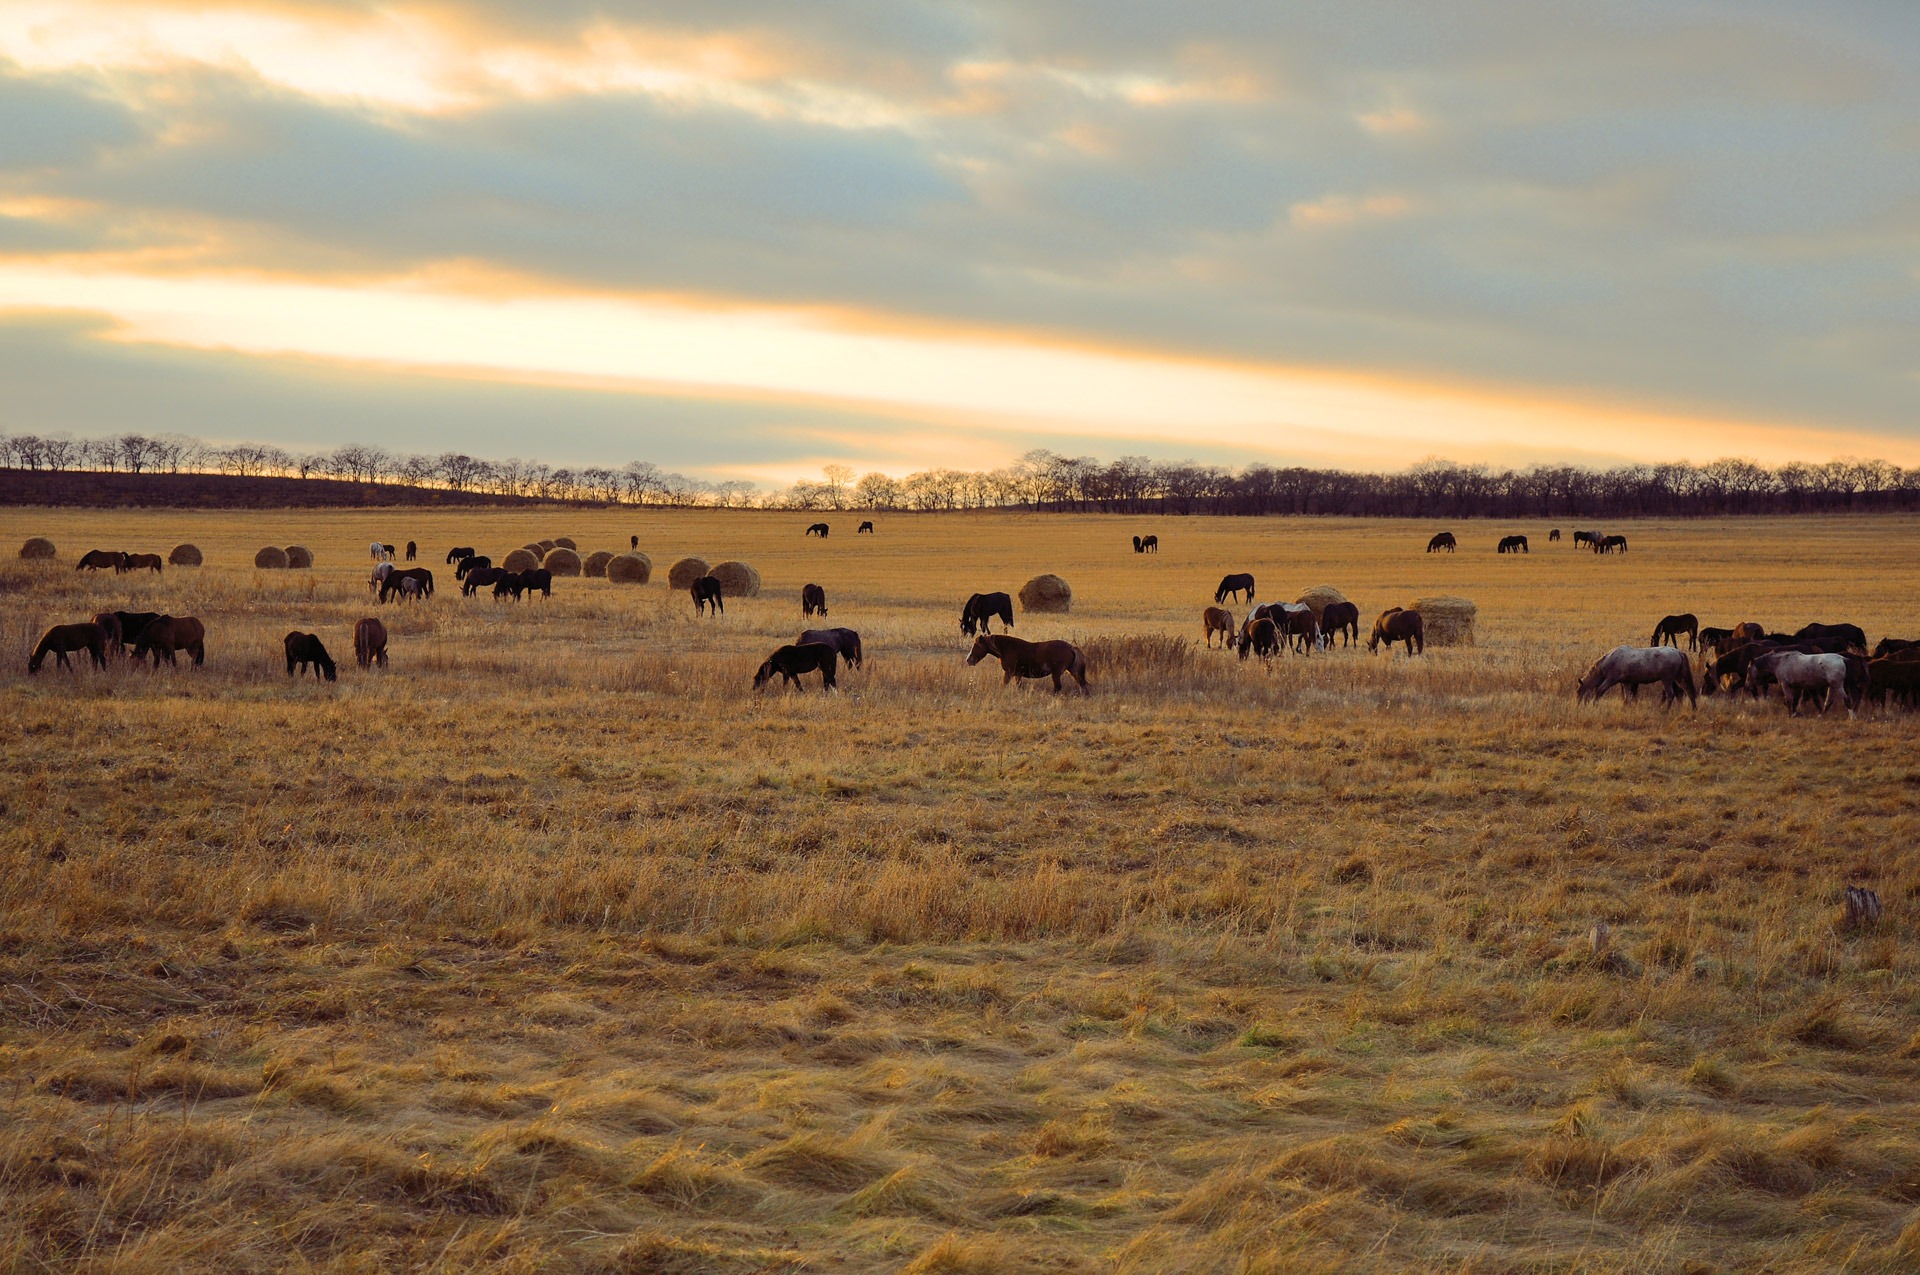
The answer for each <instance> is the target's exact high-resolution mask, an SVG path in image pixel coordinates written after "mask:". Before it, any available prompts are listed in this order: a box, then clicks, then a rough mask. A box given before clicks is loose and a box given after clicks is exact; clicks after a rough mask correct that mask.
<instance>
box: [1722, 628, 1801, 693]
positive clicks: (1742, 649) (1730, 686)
mask: <svg viewBox="0 0 1920 1275" xmlns="http://www.w3.org/2000/svg"><path fill="white" fill-rule="evenodd" d="M1775 651H1798V652H1800V653H1801V654H1803V655H1819V654H1823V652H1822V650H1821V648H1820V646H1819V645H1818V644H1816V643H1813V642H1794V641H1791V640H1787V641H1774V640H1770V639H1766V638H1762V639H1760V640H1758V641H1753V642H1741V641H1737V640H1736V641H1734V642H1730V643H1729V644H1728V645H1727V646H1726V648H1725V649H1724V650H1722V651H1721V652H1720V653H1719V654H1718V655H1716V656H1715V657H1714V658H1713V659H1710V660H1708V661H1707V662H1706V665H1705V667H1703V668H1702V669H1701V670H1700V689H1701V691H1702V692H1703V693H1705V694H1707V695H1712V694H1714V693H1715V692H1716V691H1719V690H1722V689H1724V690H1727V691H1737V690H1739V689H1741V688H1742V687H1745V686H1748V676H1749V670H1751V668H1752V667H1753V662H1754V661H1755V660H1757V659H1759V658H1760V657H1761V656H1762V655H1769V654H1771V653H1773V652H1775Z"/></svg>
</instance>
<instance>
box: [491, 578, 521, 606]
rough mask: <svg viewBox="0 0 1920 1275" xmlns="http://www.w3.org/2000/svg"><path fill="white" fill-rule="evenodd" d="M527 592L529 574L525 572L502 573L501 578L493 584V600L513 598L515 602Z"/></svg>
mask: <svg viewBox="0 0 1920 1275" xmlns="http://www.w3.org/2000/svg"><path fill="white" fill-rule="evenodd" d="M526 591H527V573H526V572H524V571H502V572H501V573H500V578H499V579H498V580H495V581H494V582H493V600H494V601H495V602H498V601H499V600H500V599H501V598H505V597H511V598H512V599H513V600H514V601H515V602H518V601H519V600H520V595H521V594H523V593H525V592H526Z"/></svg>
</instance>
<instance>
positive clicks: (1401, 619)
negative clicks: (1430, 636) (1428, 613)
mask: <svg viewBox="0 0 1920 1275" xmlns="http://www.w3.org/2000/svg"><path fill="white" fill-rule="evenodd" d="M1382 642H1385V643H1386V644H1387V649H1388V650H1389V651H1391V650H1392V649H1393V644H1394V643H1395V642H1405V643H1406V644H1407V654H1408V655H1414V654H1420V655H1425V654H1426V653H1427V622H1426V620H1425V618H1423V617H1422V616H1421V614H1420V613H1419V612H1418V611H1408V610H1405V609H1404V608H1401V607H1388V608H1387V609H1386V610H1385V611H1382V612H1381V613H1380V618H1379V619H1377V620H1375V621H1374V622H1373V635H1372V636H1371V637H1369V638H1368V639H1367V651H1368V652H1369V653H1370V654H1371V653H1376V652H1378V651H1379V650H1380V644H1381V643H1382Z"/></svg>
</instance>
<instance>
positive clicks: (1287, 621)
mask: <svg viewBox="0 0 1920 1275" xmlns="http://www.w3.org/2000/svg"><path fill="white" fill-rule="evenodd" d="M1254 614H1255V615H1264V616H1265V617H1266V618H1267V619H1270V620H1272V621H1273V627H1274V628H1276V629H1278V630H1279V631H1280V636H1281V637H1282V638H1283V639H1284V638H1289V637H1290V638H1292V639H1293V649H1294V650H1295V651H1297V652H1298V653H1300V654H1302V655H1307V654H1311V653H1312V651H1313V649H1314V648H1315V647H1317V646H1319V645H1320V622H1319V621H1318V620H1316V619H1314V618H1313V608H1312V607H1310V606H1307V605H1305V604H1303V603H1299V602H1275V603H1272V604H1270V605H1268V606H1264V607H1261V608H1259V609H1258V610H1256V611H1255V612H1254Z"/></svg>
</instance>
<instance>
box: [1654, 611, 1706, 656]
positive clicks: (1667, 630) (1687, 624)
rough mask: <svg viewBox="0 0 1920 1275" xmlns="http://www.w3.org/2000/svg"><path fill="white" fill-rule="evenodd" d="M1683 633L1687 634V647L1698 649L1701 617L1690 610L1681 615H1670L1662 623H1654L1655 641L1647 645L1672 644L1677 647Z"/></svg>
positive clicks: (1691, 649)
mask: <svg viewBox="0 0 1920 1275" xmlns="http://www.w3.org/2000/svg"><path fill="white" fill-rule="evenodd" d="M1682 633H1684V634H1686V635H1687V649H1688V650H1689V651H1697V650H1699V649H1700V617H1699V616H1696V615H1694V614H1693V613H1692V612H1690V611H1687V612H1682V613H1681V614H1679V615H1670V616H1668V617H1667V618H1666V619H1664V620H1662V621H1660V623H1658V624H1656V625H1654V626H1653V641H1651V642H1649V643H1647V645H1648V646H1666V645H1668V644H1671V645H1673V646H1676V647H1677V646H1679V645H1680V635H1681V634H1682Z"/></svg>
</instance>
